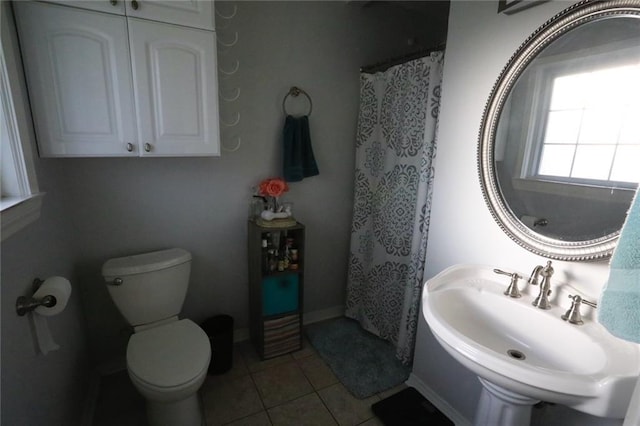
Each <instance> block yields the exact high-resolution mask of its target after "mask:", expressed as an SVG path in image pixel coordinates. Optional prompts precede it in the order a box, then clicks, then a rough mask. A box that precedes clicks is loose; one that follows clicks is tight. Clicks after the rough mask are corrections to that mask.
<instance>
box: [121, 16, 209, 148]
mask: <svg viewBox="0 0 640 426" xmlns="http://www.w3.org/2000/svg"><path fill="white" fill-rule="evenodd" d="M129 38H130V42H131V59H132V63H133V64H132V66H133V80H134V87H135V93H136V111H137V116H138V117H139V140H140V145H141V147H143V150H142V155H145V156H146V155H152V156H207V155H208V156H212V155H219V153H220V137H219V131H218V87H217V86H218V85H217V67H216V42H215V33H214V32H212V31H204V30H196V29H192V28H185V27H178V26H175V25H169V24H163V23H159V22H151V21H145V20H140V19H132V18H129Z"/></svg>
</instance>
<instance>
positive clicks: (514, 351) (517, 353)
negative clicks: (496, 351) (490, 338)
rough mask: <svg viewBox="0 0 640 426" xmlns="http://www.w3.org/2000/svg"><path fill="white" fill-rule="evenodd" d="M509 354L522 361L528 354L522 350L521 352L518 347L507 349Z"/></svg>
mask: <svg viewBox="0 0 640 426" xmlns="http://www.w3.org/2000/svg"><path fill="white" fill-rule="evenodd" d="M507 354H508V355H509V356H510V357H511V358H515V359H517V360H518V361H522V360H523V359H525V358H526V357H527V356H526V355H525V354H523V353H522V352H520V351H519V350H517V349H509V350H508V351H507Z"/></svg>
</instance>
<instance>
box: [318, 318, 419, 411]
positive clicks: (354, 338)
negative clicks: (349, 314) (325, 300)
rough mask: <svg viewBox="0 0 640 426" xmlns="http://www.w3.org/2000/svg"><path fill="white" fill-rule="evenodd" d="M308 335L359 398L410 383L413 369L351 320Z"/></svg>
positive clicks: (326, 325) (337, 321)
mask: <svg viewBox="0 0 640 426" xmlns="http://www.w3.org/2000/svg"><path fill="white" fill-rule="evenodd" d="M306 335H307V338H308V339H309V342H311V345H312V346H313V347H314V348H315V349H316V351H317V352H318V354H319V355H320V357H321V358H322V359H323V360H324V361H325V362H326V363H327V365H329V367H330V368H331V370H332V371H333V373H334V374H335V375H336V377H337V378H338V379H339V380H340V382H341V383H342V384H343V385H344V386H345V387H346V388H347V389H348V390H349V392H351V393H352V394H353V396H355V397H356V398H360V399H362V398H367V397H369V396H371V395H374V394H376V393H378V392H382V391H384V390H387V389H390V388H392V387H394V386H397V385H399V384H400V383H402V382H404V381H405V380H407V378H408V377H409V373H410V372H411V369H410V367H408V366H405V365H404V364H402V362H400V361H399V360H398V359H397V358H396V357H395V348H394V347H393V345H392V344H391V343H389V342H387V341H386V340H383V339H380V338H379V337H377V336H374V335H373V334H371V333H369V332H367V331H365V330H363V329H362V328H361V327H360V324H358V322H357V321H354V320H351V319H348V318H338V319H335V320H330V321H325V322H321V323H316V324H311V325H309V326H307V327H306Z"/></svg>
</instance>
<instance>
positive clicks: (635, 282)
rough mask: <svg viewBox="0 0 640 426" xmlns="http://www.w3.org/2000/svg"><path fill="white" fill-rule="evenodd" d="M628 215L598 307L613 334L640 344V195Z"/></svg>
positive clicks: (603, 322) (601, 319)
mask: <svg viewBox="0 0 640 426" xmlns="http://www.w3.org/2000/svg"><path fill="white" fill-rule="evenodd" d="M639 193H640V190H639V191H636V195H635V197H634V199H633V202H632V203H631V208H630V209H629V212H628V213H627V219H626V220H625V223H624V225H623V226H622V230H621V232H620V238H619V239H618V245H617V246H616V249H615V251H614V252H613V256H612V258H611V265H610V267H611V270H610V271H609V280H608V281H607V284H606V285H605V287H604V289H603V291H602V296H601V298H600V304H599V307H598V311H599V312H598V321H599V322H600V323H601V324H602V325H603V326H604V327H606V328H607V330H609V332H610V333H611V334H613V335H614V336H616V337H619V338H621V339H625V340H629V341H632V342H636V343H640V196H639V195H638V194H639Z"/></svg>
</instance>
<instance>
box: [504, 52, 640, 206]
mask: <svg viewBox="0 0 640 426" xmlns="http://www.w3.org/2000/svg"><path fill="white" fill-rule="evenodd" d="M639 49H640V47H638V46H637V45H636V44H635V43H633V42H631V41H623V42H616V43H611V44H609V45H607V46H606V49H603V48H602V47H600V48H598V49H597V50H600V52H599V53H597V54H592V53H591V54H588V55H587V54H585V53H584V52H582V51H580V52H577V53H573V54H560V55H556V56H551V57H549V58H546V59H545V60H543V61H541V63H540V64H539V65H538V68H537V70H536V72H535V73H534V75H533V79H534V81H533V85H534V90H533V93H534V94H535V95H534V98H533V99H532V100H531V110H530V111H531V112H530V113H531V115H532V118H531V119H530V122H531V123H540V124H539V125H538V126H537V127H536V128H533V129H531V130H530V131H529V134H528V135H527V143H526V148H525V149H526V151H525V152H527V155H526V156H525V158H526V159H528V161H525V163H524V164H520V167H521V169H520V173H519V179H518V180H520V182H518V184H519V186H520V187H523V186H528V187H529V188H530V189H531V190H537V191H539V192H551V193H557V192H556V190H553V189H551V188H554V187H558V186H557V184H562V183H564V184H569V185H573V186H574V188H575V187H577V186H584V188H585V192H587V193H589V192H591V191H593V190H594V189H595V188H603V189H605V190H609V189H611V187H614V188H616V189H620V190H629V191H634V192H635V189H636V187H637V184H633V183H629V182H616V181H600V180H589V179H576V178H562V177H557V176H543V175H538V173H537V169H538V162H539V161H540V158H539V157H540V147H541V145H542V137H541V132H542V129H543V128H544V127H545V125H546V120H545V119H543V118H542V117H543V116H545V112H544V111H543V108H546V105H548V103H549V101H550V98H551V84H549V82H550V81H551V80H553V78H554V77H555V76H557V75H558V74H559V73H558V70H559V69H562V68H564V67H565V64H566V63H567V62H568V61H571V63H572V72H576V71H588V70H592V69H597V68H598V66H600V64H601V63H602V62H604V61H605V59H610V58H617V60H616V62H618V63H619V64H620V65H625V64H628V63H629V62H630V61H629V59H628V58H630V57H637V56H638V50H639ZM516 179H517V178H516ZM516 179H514V180H516ZM523 181H540V182H542V183H541V184H540V185H535V184H528V185H527V184H526V183H524V182H523ZM549 182H555V183H556V185H551V186H549V185H548V183H549ZM534 188H536V189H534ZM541 188H545V189H544V190H543V189H541ZM523 189H524V188H523Z"/></svg>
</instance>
